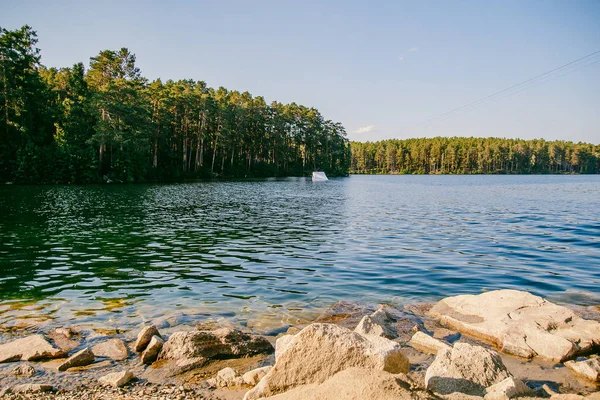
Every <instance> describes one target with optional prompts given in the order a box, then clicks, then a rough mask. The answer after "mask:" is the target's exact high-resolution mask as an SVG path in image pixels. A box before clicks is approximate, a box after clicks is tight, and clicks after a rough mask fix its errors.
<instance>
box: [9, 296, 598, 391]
mask: <svg viewBox="0 0 600 400" xmlns="http://www.w3.org/2000/svg"><path fill="white" fill-rule="evenodd" d="M434 304H436V303H416V302H415V303H411V304H405V305H404V306H402V307H392V306H384V307H386V309H387V310H388V311H386V312H388V313H390V315H394V316H395V317H394V318H395V321H396V322H395V325H394V329H395V330H396V333H397V338H396V339H394V340H395V341H396V342H398V343H403V345H402V347H403V352H404V354H405V355H406V356H407V358H408V360H410V365H411V370H410V373H409V374H408V376H409V377H411V379H413V380H414V381H415V382H418V383H419V382H420V384H422V380H423V375H424V372H425V371H426V370H427V368H428V367H429V366H430V365H431V363H432V362H433V361H434V357H433V356H432V355H431V354H425V353H423V352H420V351H417V350H415V349H414V348H411V347H410V346H409V347H406V343H408V342H409V341H410V339H411V337H412V336H413V335H414V334H415V332H416V331H423V332H427V333H428V334H431V336H432V337H433V338H439V339H441V340H444V341H446V342H447V343H450V344H452V343H455V342H465V343H471V344H474V345H479V346H484V347H485V348H494V346H490V344H489V343H486V342H482V341H481V340H479V339H477V338H476V337H473V336H471V335H467V334H464V333H463V334H461V333H459V332H458V331H455V330H452V329H449V328H448V327H446V326H444V325H442V324H440V322H439V321H436V320H435V319H433V318H431V317H430V316H429V315H428V312H429V310H430V309H431V307H433V305H434ZM376 309H377V306H376V305H373V304H361V303H352V302H348V301H339V302H337V303H336V304H334V305H333V306H331V307H329V308H328V309H325V310H322V312H320V313H319V314H318V315H317V316H316V317H314V318H313V319H312V320H308V319H307V320H306V321H305V322H304V323H296V324H288V326H284V325H281V326H280V327H279V328H277V327H274V325H275V324H276V323H274V321H273V320H270V319H269V318H265V319H264V320H263V321H262V324H261V323H260V322H261V321H260V320H259V321H257V322H256V323H254V324H251V326H248V324H246V325H245V326H244V325H240V324H237V323H236V322H235V320H233V319H231V318H230V319H227V318H220V319H210V318H206V319H204V321H202V320H196V321H194V322H192V321H186V322H183V323H180V324H177V323H176V322H177V320H176V319H175V320H173V325H169V326H166V325H162V324H160V323H159V326H160V327H159V328H158V330H159V331H160V334H161V335H162V336H163V338H164V339H165V340H166V339H167V338H169V337H172V336H173V334H175V333H176V332H197V331H207V332H213V331H215V330H219V329H230V330H235V331H240V332H245V333H247V334H250V335H252V336H256V337H262V338H264V339H266V341H268V342H269V343H271V345H273V346H274V347H275V345H276V342H277V339H278V338H281V337H282V336H285V335H286V334H287V335H289V334H296V333H297V332H299V331H301V330H302V329H303V328H305V327H307V326H309V325H312V324H315V323H316V324H334V325H336V326H340V327H343V328H344V329H346V328H347V329H354V328H355V327H356V325H357V324H358V323H359V322H360V321H361V319H362V318H364V317H365V316H368V315H371V314H372V313H373V312H374V311H375V310H376ZM571 309H573V310H574V311H575V312H576V314H577V315H579V316H581V317H583V318H586V319H588V320H592V321H599V322H600V307H599V306H587V307H585V306H573V307H571ZM315 314H316V313H314V314H313V315H315ZM267 317H268V316H267ZM149 322H154V321H149ZM158 322H160V321H158ZM146 326H147V325H146ZM64 328H66V329H67V330H66V331H65V330H64V329H63V330H61V329H60V328H58V329H57V328H54V329H48V328H47V329H43V328H42V329H39V330H37V331H35V332H32V331H28V332H26V333H27V334H26V335H23V333H25V332H21V334H19V333H17V335H14V336H13V335H10V336H7V335H5V334H2V340H1V343H6V342H8V343H10V341H12V340H14V339H16V338H21V337H28V336H31V335H32V334H33V333H37V334H43V335H44V336H45V337H46V338H48V339H49V340H50V342H51V343H52V344H54V345H58V346H61V347H62V346H66V348H69V349H70V350H69V351H68V353H69V354H73V352H75V351H77V350H80V349H82V348H86V347H89V348H92V349H94V348H95V347H94V346H97V345H98V344H100V343H102V342H106V341H110V340H115V341H122V343H123V344H124V345H125V346H126V347H127V356H126V357H125V358H124V359H122V360H113V359H111V358H110V357H102V356H100V357H97V358H96V359H95V360H94V362H93V363H91V364H90V365H88V366H83V367H79V368H78V369H77V368H76V369H74V370H73V369H71V370H68V371H67V372H58V371H56V368H57V364H60V363H61V362H63V361H64V359H62V358H60V359H57V360H46V361H39V362H37V361H36V362H26V363H23V362H17V363H15V362H11V363H4V364H0V382H2V386H3V387H11V386H14V385H19V384H42V383H43V384H50V385H52V386H53V388H54V389H55V391H54V392H52V393H51V394H45V395H44V396H48V397H47V398H58V399H70V398H75V397H69V396H75V395H74V393H79V395H78V396H80V395H81V394H82V393H86V394H87V395H89V396H92V395H93V396H95V397H92V398H99V399H100V398H103V397H102V396H104V395H106V396H109V397H106V398H110V395H115V394H116V393H118V394H119V395H121V396H124V397H123V398H140V399H146V398H148V399H150V398H155V397H153V396H162V395H170V396H174V398H178V397H177V396H184V398H211V399H212V398H214V399H219V398H223V399H232V400H233V399H241V398H242V397H243V394H244V393H245V392H246V391H247V390H248V389H249V387H247V386H244V385H242V386H241V387H238V388H235V390H229V389H226V388H215V387H211V386H210V385H209V384H208V383H207V379H210V378H214V377H215V376H216V374H217V373H218V371H219V370H221V369H222V368H226V367H233V368H234V369H236V370H239V371H240V373H243V372H245V371H249V370H252V369H254V368H258V367H263V366H266V365H273V364H274V363H275V358H274V357H273V355H272V354H264V355H256V356H251V357H241V358H232V359H223V360H216V361H212V362H210V363H208V364H206V365H204V366H202V367H200V368H195V369H192V370H190V371H186V372H184V373H181V374H176V375H174V376H166V375H168V374H166V375H165V374H163V373H162V372H161V371H163V366H162V364H161V363H164V362H161V361H160V360H159V361H157V362H154V363H152V364H151V365H150V366H146V365H144V364H142V363H140V358H139V355H138V354H137V353H136V351H135V348H134V346H135V340H136V339H135V337H136V334H138V330H137V329H133V330H126V331H121V332H119V331H118V330H116V331H113V332H97V331H95V330H94V329H93V328H91V329H83V328H81V327H80V328H78V327H77V326H76V324H74V325H73V326H72V327H64ZM286 328H287V329H286ZM64 332H69V333H68V335H71V337H67V338H62V337H60V335H62V333H64ZM265 333H267V334H265ZM57 335H58V336H57ZM7 339H8V340H7ZM65 339H66V340H65ZM496 350H498V349H497V348H496ZM501 358H502V360H504V363H505V364H506V365H507V366H508V367H509V369H510V370H511V372H512V373H513V374H514V375H515V376H516V377H518V378H519V379H529V381H530V383H531V382H541V381H552V382H555V383H556V385H555V389H556V390H560V391H566V392H567V393H575V392H576V393H584V394H589V393H593V392H596V391H598V390H600V387H599V386H598V384H593V383H588V382H585V381H581V380H577V381H573V376H572V372H571V371H569V370H568V369H567V368H563V367H561V368H557V367H556V366H557V364H556V363H552V362H548V361H545V360H537V359H533V360H526V359H523V358H518V357H514V356H511V355H506V354H501ZM25 364H29V365H31V366H33V368H34V369H35V374H34V375H33V376H32V377H22V376H20V377H17V376H15V375H13V374H12V372H13V370H14V368H15V367H16V366H18V365H25ZM123 368H125V369H128V370H131V371H132V372H133V374H134V375H135V376H136V378H137V380H134V381H133V382H132V383H130V384H129V385H128V386H126V387H125V388H124V389H113V388H111V389H106V388H104V387H102V386H100V385H99V384H98V379H99V378H101V377H102V376H103V375H106V374H107V373H109V372H114V371H116V370H121V369H123ZM538 386H540V385H538ZM540 388H541V386H540V387H538V388H537V389H540ZM9 396H18V395H17V394H12V395H9ZM127 396H133V397H127ZM136 396H137V397H136ZM194 396H197V397H194ZM211 396H212V397H211ZM7 398H20V397H7ZM36 398H38V397H36ZM39 398H45V397H39Z"/></svg>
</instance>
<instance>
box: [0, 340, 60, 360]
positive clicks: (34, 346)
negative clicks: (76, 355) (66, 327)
mask: <svg viewBox="0 0 600 400" xmlns="http://www.w3.org/2000/svg"><path fill="white" fill-rule="evenodd" d="M65 355H66V352H65V351H64V350H62V349H58V348H56V347H54V346H52V345H51V344H50V343H49V342H48V341H47V340H46V339H45V338H44V337H43V336H42V335H32V336H28V337H25V338H22V339H16V340H13V341H12V342H8V343H5V344H2V345H0V363H5V362H12V361H19V360H22V361H35V360H41V359H44V358H60V357H64V356H65Z"/></svg>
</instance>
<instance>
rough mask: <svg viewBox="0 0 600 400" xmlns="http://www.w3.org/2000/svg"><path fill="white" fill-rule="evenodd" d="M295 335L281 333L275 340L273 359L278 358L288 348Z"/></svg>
mask: <svg viewBox="0 0 600 400" xmlns="http://www.w3.org/2000/svg"><path fill="white" fill-rule="evenodd" d="M294 336H296V335H283V336H281V337H279V338H277V340H276V341H275V360H277V359H278V358H279V356H280V355H282V354H283V353H284V352H285V351H286V350H287V348H288V346H289V344H290V343H291V342H292V339H294Z"/></svg>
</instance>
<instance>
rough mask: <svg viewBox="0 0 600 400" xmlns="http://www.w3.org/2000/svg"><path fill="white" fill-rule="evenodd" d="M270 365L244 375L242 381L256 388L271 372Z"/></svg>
mask: <svg viewBox="0 0 600 400" xmlns="http://www.w3.org/2000/svg"><path fill="white" fill-rule="evenodd" d="M271 368H273V367H271V366H270V365H268V366H266V367H262V368H256V369H253V370H252V371H248V372H246V373H245V374H244V375H242V380H243V381H244V383H245V384H246V385H250V386H255V385H256V384H257V383H258V382H259V381H260V380H261V379H262V378H263V376H265V375H266V374H267V373H268V372H269V371H270V370H271Z"/></svg>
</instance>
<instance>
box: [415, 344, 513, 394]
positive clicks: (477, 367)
mask: <svg viewBox="0 0 600 400" xmlns="http://www.w3.org/2000/svg"><path fill="white" fill-rule="evenodd" d="M510 377H512V375H511V373H510V372H509V371H508V369H506V367H505V366H504V363H503V362H502V359H501V358H500V356H499V355H498V353H496V352H495V351H492V350H488V349H485V348H483V347H480V346H472V345H470V344H467V343H456V344H455V345H454V347H453V348H452V349H450V350H440V351H439V352H438V353H437V356H436V358H435V360H434V361H433V363H432V364H431V365H430V366H429V368H427V372H426V374H425V385H426V387H427V389H429V390H432V391H434V392H436V393H439V394H450V393H454V392H460V393H465V394H468V395H473V396H484V395H485V394H486V391H485V389H486V388H487V387H489V386H492V385H495V384H496V383H499V382H501V381H503V380H504V379H506V378H510Z"/></svg>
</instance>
